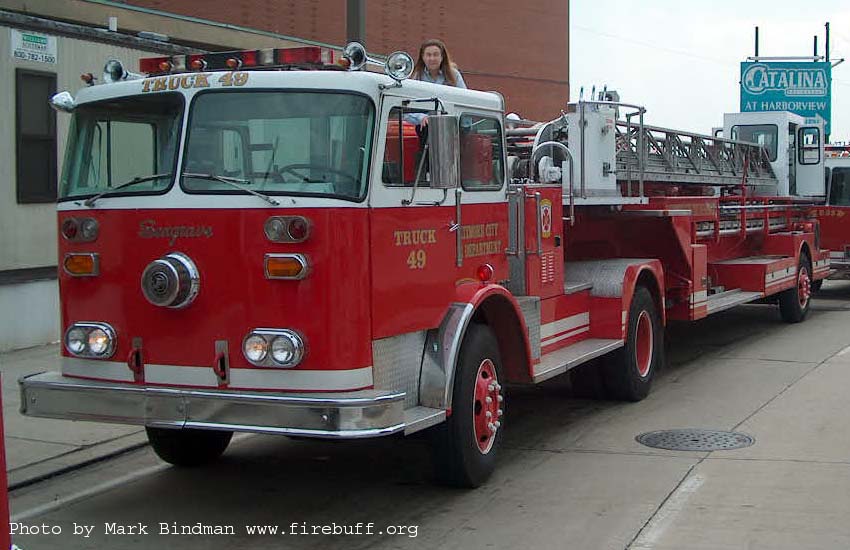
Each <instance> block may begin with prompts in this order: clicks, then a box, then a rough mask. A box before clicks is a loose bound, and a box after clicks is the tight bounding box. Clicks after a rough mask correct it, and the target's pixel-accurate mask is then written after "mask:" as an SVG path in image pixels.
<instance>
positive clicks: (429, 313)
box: [369, 95, 507, 338]
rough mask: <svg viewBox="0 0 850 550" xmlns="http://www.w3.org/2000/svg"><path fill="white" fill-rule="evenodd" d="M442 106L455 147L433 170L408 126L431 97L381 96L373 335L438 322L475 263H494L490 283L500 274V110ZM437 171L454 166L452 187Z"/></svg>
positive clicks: (503, 226) (472, 277)
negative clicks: (448, 117) (481, 111)
mask: <svg viewBox="0 0 850 550" xmlns="http://www.w3.org/2000/svg"><path fill="white" fill-rule="evenodd" d="M445 108H446V110H447V111H448V112H449V114H451V115H455V117H456V119H454V122H453V124H455V125H456V126H457V128H456V130H455V131H454V137H452V138H451V139H453V140H454V142H455V143H454V145H455V147H456V150H457V153H456V154H455V155H454V159H452V158H449V157H443V156H442V155H439V158H440V160H439V162H440V163H441V168H440V170H435V171H434V172H435V175H434V176H432V170H431V169H430V167H429V164H430V161H431V156H432V155H431V153H430V152H428V153H427V154H426V152H425V145H426V142H427V140H426V138H423V137H421V136H422V130H421V129H422V126H423V125H422V124H417V123H420V122H421V120H422V118H423V115H427V114H428V113H429V112H430V113H431V114H434V103H433V102H431V103H430V104H428V103H425V102H419V101H415V100H413V101H412V98H406V97H400V96H390V95H385V96H384V99H383V104H382V106H381V114H380V119H379V121H380V122H379V126H378V135H377V143H376V146H375V147H374V149H375V157H374V162H373V171H372V175H371V177H370V181H371V190H370V195H369V201H370V217H371V218H370V223H371V245H370V247H371V250H370V257H371V263H372V310H373V312H372V320H373V321H372V323H373V334H374V338H382V337H386V336H391V335H396V334H402V333H406V332H413V331H417V330H426V329H431V328H434V327H437V326H439V324H440V322H441V321H442V318H443V316H444V315H445V314H446V310H447V307H448V306H449V304H451V303H453V302H456V301H457V300H458V295H459V287H460V286H462V285H464V284H472V283H476V282H477V279H476V277H477V270H478V267H479V266H481V265H483V264H488V263H489V264H491V266H492V267H493V268H494V275H493V277H492V279H493V280H499V278H500V277H501V278H502V279H504V278H505V277H506V276H507V262H506V260H505V248H506V247H507V233H506V230H507V205H506V202H505V194H504V188H505V170H504V131H503V129H502V122H501V114H500V113H496V114H493V115H491V116H488V117H481V116H480V115H479V114H476V113H460V112H458V111H457V110H455V109H453V106H452V105H445ZM417 125H418V126H419V127H420V128H419V133H417V130H416V128H415V127H416V126H417ZM428 126H429V127H431V126H432V125H430V124H429V125H428ZM429 132H430V130H429ZM478 134H481V135H478ZM432 137H433V136H432ZM485 137H486V139H487V142H488V143H489V145H487V144H485ZM435 162H436V161H435ZM444 163H451V164H452V165H451V166H447V165H445V164H444ZM464 163H465V164H464ZM411 164H413V166H415V168H413V167H412V166H411ZM446 169H448V170H449V171H451V170H455V171H456V174H457V175H458V177H457V178H456V179H457V180H458V182H457V183H458V184H457V186H456V187H452V188H440V187H442V186H444V184H445V182H442V181H436V180H437V179H438V178H439V175H436V173H438V172H443V171H445V170H446ZM417 176H418V177H417ZM414 181H416V185H415V189H414ZM479 284H480V283H479Z"/></svg>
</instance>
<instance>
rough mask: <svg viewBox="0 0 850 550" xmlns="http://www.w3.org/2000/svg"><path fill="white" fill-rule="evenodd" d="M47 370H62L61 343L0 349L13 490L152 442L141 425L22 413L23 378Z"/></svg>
mask: <svg viewBox="0 0 850 550" xmlns="http://www.w3.org/2000/svg"><path fill="white" fill-rule="evenodd" d="M47 370H59V345H58V344H51V345H47V346H40V347H36V348H29V349H24V350H19V351H13V352H8V353H2V354H0V373H2V380H3V420H4V422H5V430H6V441H5V443H6V468H7V470H8V475H9V487H10V488H12V489H14V488H15V487H18V486H20V485H22V484H27V483H30V482H32V481H35V480H38V479H42V478H44V477H49V476H52V475H56V474H57V473H60V472H62V471H66V470H68V469H73V468H76V467H79V466H81V465H84V464H88V463H91V462H92V461H97V460H102V459H104V458H105V457H109V456H111V455H114V454H116V453H121V452H124V451H126V450H128V449H133V448H136V447H139V446H140V445H144V444H145V443H146V441H147V438H146V437H145V435H144V430H143V429H140V428H138V427H136V426H117V425H107V424H94V423H91V422H69V421H67V420H49V419H43V418H29V417H26V416H23V415H22V414H21V413H20V402H21V396H20V392H19V391H18V378H20V377H21V376H23V375H26V374H32V373H36V372H42V371H47Z"/></svg>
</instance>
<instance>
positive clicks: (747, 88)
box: [741, 61, 832, 135]
mask: <svg viewBox="0 0 850 550" xmlns="http://www.w3.org/2000/svg"><path fill="white" fill-rule="evenodd" d="M831 82H832V64H831V63H813V62H811V61H808V62H805V61H803V62H781V63H777V62H761V61H760V62H756V63H752V62H744V63H741V112H742V113H747V112H753V111H791V112H792V113H797V114H798V115H801V116H804V117H806V118H815V117H817V116H820V117H821V118H823V120H824V124H825V129H824V133H826V134H827V135H829V119H830V114H831V111H832V109H831V103H832V97H831V94H830V91H831V88H832V87H831Z"/></svg>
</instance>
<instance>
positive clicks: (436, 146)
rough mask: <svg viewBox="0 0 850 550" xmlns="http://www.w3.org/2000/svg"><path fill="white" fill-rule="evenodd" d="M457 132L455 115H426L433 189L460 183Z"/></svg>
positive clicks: (454, 185)
mask: <svg viewBox="0 0 850 550" xmlns="http://www.w3.org/2000/svg"><path fill="white" fill-rule="evenodd" d="M458 134H459V126H458V117H457V116H455V115H440V114H430V115H428V156H429V158H430V160H429V163H430V164H429V166H430V174H431V187H432V188H433V189H455V188H456V187H457V186H458V184H459V183H460V143H459V139H458Z"/></svg>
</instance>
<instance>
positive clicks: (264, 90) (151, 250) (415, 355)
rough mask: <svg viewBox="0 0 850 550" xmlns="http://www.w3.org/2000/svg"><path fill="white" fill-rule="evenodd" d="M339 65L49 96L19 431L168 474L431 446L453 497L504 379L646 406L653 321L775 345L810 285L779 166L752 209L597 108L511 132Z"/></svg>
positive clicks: (740, 186)
mask: <svg viewBox="0 0 850 550" xmlns="http://www.w3.org/2000/svg"><path fill="white" fill-rule="evenodd" d="M335 57H337V53H335V52H332V51H330V50H325V49H321V48H302V49H298V50H256V51H248V52H226V53H217V54H199V55H195V56H176V57H171V58H156V59H150V60H143V62H142V67H141V68H142V72H143V73H145V74H144V75H135V74H132V73H130V72H129V71H127V70H126V69H124V68H123V66H122V65H121V64H120V62H117V61H114V60H112V61H110V62H109V63H107V66H106V68H105V71H104V77H103V80H104V83H103V84H99V85H92V86H88V87H84V88H83V89H81V90H80V91H79V92H78V93H77V94H76V95H71V94H70V93H68V92H64V93H61V94H58V95H57V96H56V97H55V98H54V105H55V106H56V107H57V109H59V110H62V111H65V112H68V113H72V116H73V118H72V125H71V130H70V134H69V138H68V146H67V153H66V160H65V164H64V173H63V177H62V181H61V190H60V199H59V206H58V224H59V231H60V233H61V238H60V250H59V253H60V259H61V262H62V268H61V270H60V291H61V304H62V306H61V309H62V312H61V313H62V326H63V330H64V334H63V346H62V352H61V372H47V373H42V374H38V375H33V376H28V377H25V378H23V379H22V380H21V381H20V386H21V392H22V401H21V402H22V410H23V412H24V413H25V414H28V415H32V416H42V417H50V418H67V419H73V420H90V421H99V422H114V423H127V424H137V425H143V426H145V427H146V429H147V433H148V436H149V439H150V442H151V444H152V446H153V448H154V450H155V451H156V452H157V453H158V454H159V456H160V457H162V458H163V459H164V460H166V461H168V462H171V463H174V464H179V465H195V464H199V463H203V462H206V461H209V460H212V459H214V458H216V457H217V456H218V455H220V454H221V453H222V452H224V450H225V448H226V447H227V445H228V443H229V441H230V439H231V435H232V433H233V432H254V433H266V434H280V435H293V436H304V437H320V438H362V437H376V436H384V435H389V434H400V433H403V434H411V433H415V432H418V431H421V430H426V429H427V430H428V431H429V435H430V437H431V440H432V443H433V448H434V450H435V464H436V465H437V474H438V477H439V478H440V479H441V480H444V481H447V482H450V483H454V484H457V485H463V486H476V485H479V484H480V483H482V482H484V481H485V480H486V479H487V477H488V476H489V475H490V473H491V472H492V470H493V468H494V461H495V457H496V455H497V452H498V449H499V446H500V442H501V439H502V435H503V428H504V425H505V423H506V422H509V421H508V418H509V417H508V411H509V410H508V409H507V408H506V401H505V399H506V385H507V384H508V383H512V384H533V383H538V382H541V381H543V380H547V379H549V378H552V377H554V376H557V375H560V374H564V373H570V377H571V380H572V382H573V385H574V386H575V387H576V389H579V390H581V391H588V392H593V393H596V394H604V395H606V396H609V397H613V398H617V399H624V400H632V401H635V400H639V399H642V398H643V397H645V396H646V395H647V394H648V392H649V389H650V386H651V383H652V379H653V377H654V376H655V373H656V371H657V370H658V368H659V367H660V366H661V365H662V364H663V360H664V345H663V342H664V325H665V323H666V322H667V320H668V319H670V320H683V321H689V320H695V319H700V318H703V317H706V316H707V315H710V314H712V313H716V312H718V311H723V310H725V309H728V308H730V307H733V306H735V305H737V304H742V303H747V302H753V301H759V300H760V301H768V302H775V303H778V305H779V309H780V312H781V315H782V317H783V318H784V319H785V320H786V321H789V322H799V321H802V320H803V319H804V318H805V316H806V314H807V312H808V307H809V293H810V287H811V284H812V282H813V281H817V280H819V279H822V278H823V277H825V276H826V270H828V266H827V265H826V262H828V253H827V252H825V251H822V250H820V248H819V246H818V243H817V240H816V233H817V221H816V220H813V219H811V217H810V216H809V214H808V213H807V211H806V210H805V209H803V208H800V207H798V206H797V204H796V202H795V201H796V200H797V198H796V197H795V196H794V195H795V193H798V192H800V191H801V190H803V191H805V192H809V187H807V186H805V185H802V184H801V181H800V180H801V178H800V172H801V169H798V170H797V180H796V181H797V183H796V187H794V186H793V185H791V184H790V183H789V184H788V185H787V186H783V185H781V184H780V185H778V184H777V176H776V173H777V172H778V168H774V166H773V165H772V164H771V162H773V161H774V160H775V159H773V160H771V158H770V156H771V155H770V153H769V151H768V150H767V149H766V148H765V147H762V146H759V145H754V144H753V143H749V142H750V141H753V136H752V135H750V134H747V135H746V136H743V135H742V136H741V137H746V138H748V139H747V140H746V141H747V142H742V141H735V140H728V139H723V138H714V137H709V136H701V135H699V134H689V133H685V132H679V131H675V130H669V129H663V128H655V127H651V126H648V125H646V124H645V123H644V120H643V119H644V113H645V109H643V108H642V107H640V106H636V105H629V104H625V103H622V102H619V101H618V100H617V98H616V97H615V96H614V95H613V94H610V93H607V92H606V94H603V95H602V96H600V97H599V98H594V100H593V101H583V102H579V103H577V104H570V105H569V106H567V109H566V112H565V113H563V114H562V116H560V117H558V118H556V119H554V120H552V121H549V122H541V123H535V122H531V121H519V122H517V121H515V120H512V121H510V124H507V123H506V118H505V114H504V113H505V105H504V100H503V98H502V96H501V95H499V94H498V93H494V92H481V91H474V90H465V89H458V88H453V87H448V86H440V85H435V84H429V83H425V82H420V81H415V80H410V79H408V77H409V76H410V73H411V70H412V67H413V64H412V60H411V59H410V57H409V56H407V54H404V53H400V52H397V53H395V54H393V55H391V56H390V57H389V58H388V59H387V61H386V64H385V72H386V74H379V73H375V72H369V71H365V70H362V68H363V66H364V65H366V64H368V63H369V60H368V58H367V57H366V55H365V51H364V50H363V49H362V46H358V45H350V46H349V47H347V48H346V50H345V54H344V56H343V60H344V65H345V66H346V67H341V66H340V65H338V64H336V63H335V62H336V61H337V60H336V59H335ZM346 68H347V70H346ZM783 132H784V130H783ZM780 133H782V132H780ZM755 141H756V143H759V140H758V139H756V140H755ZM802 141H803V140H802V139H801V142H802ZM761 145H769V144H768V143H767V142H766V141H765V142H762V143H761ZM819 154H820V153H819ZM795 158H796V156H795ZM805 158H808V157H807V156H806V157H805Z"/></svg>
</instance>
